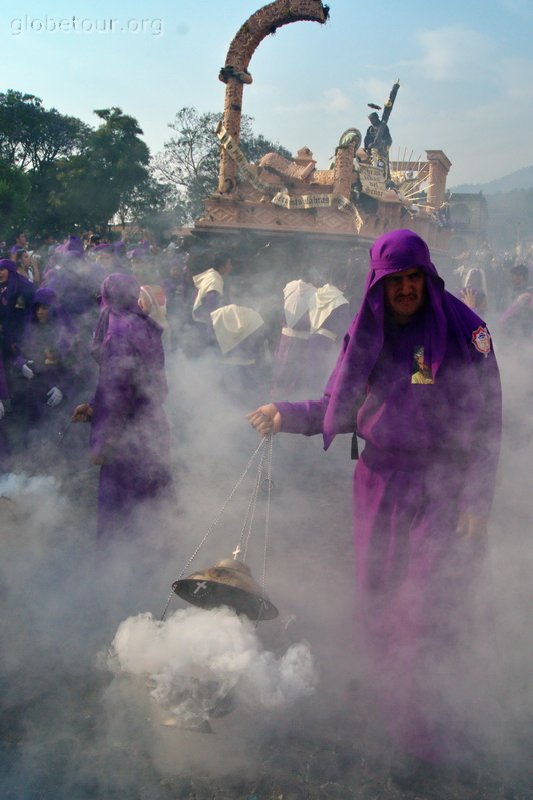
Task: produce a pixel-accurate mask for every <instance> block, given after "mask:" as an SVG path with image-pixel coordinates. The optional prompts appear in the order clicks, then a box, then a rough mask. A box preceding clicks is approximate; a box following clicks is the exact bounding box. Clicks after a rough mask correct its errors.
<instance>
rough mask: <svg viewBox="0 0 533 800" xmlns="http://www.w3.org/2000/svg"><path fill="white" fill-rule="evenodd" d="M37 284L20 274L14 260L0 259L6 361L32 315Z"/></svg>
mask: <svg viewBox="0 0 533 800" xmlns="http://www.w3.org/2000/svg"><path fill="white" fill-rule="evenodd" d="M36 288H37V287H36V286H35V285H34V284H33V283H31V282H30V281H29V280H27V278H24V277H23V276H22V275H19V273H18V272H17V267H16V264H15V262H14V261H11V259H9V258H2V259H0V334H1V338H0V341H1V345H2V353H3V356H4V362H5V363H6V364H8V363H9V361H10V359H11V358H12V356H13V355H14V353H15V350H16V347H17V345H18V344H19V343H20V340H21V338H22V335H23V333H24V328H25V326H26V322H27V321H28V319H29V316H30V310H31V301H32V299H33V295H34V294H35V290H36Z"/></svg>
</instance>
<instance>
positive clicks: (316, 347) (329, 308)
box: [308, 269, 352, 391]
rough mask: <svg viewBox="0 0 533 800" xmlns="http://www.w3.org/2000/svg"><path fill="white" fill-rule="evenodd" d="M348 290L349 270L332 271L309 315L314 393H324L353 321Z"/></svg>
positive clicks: (309, 351) (309, 356) (309, 354)
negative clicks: (342, 343) (343, 340)
mask: <svg viewBox="0 0 533 800" xmlns="http://www.w3.org/2000/svg"><path fill="white" fill-rule="evenodd" d="M347 287H348V279H347V276H346V271H345V270H343V269H341V270H339V269H331V270H330V275H329V276H328V282H327V283H325V284H324V285H323V286H320V287H319V288H318V289H317V290H316V293H315V296H314V301H313V308H312V309H311V311H310V312H309V321H310V324H311V336H310V337H309V348H308V358H309V370H308V371H309V374H310V375H312V379H311V380H312V391H320V390H321V389H322V387H323V386H324V384H325V382H326V380H327V377H328V375H329V374H330V372H331V370H332V369H333V367H334V365H335V361H336V359H337V353H338V350H339V344H340V342H341V341H342V337H343V336H344V334H345V333H346V331H347V330H348V328H349V326H350V323H351V321H352V313H351V311H350V305H349V302H348V300H347V298H346V297H345V295H344V292H345V291H346V289H347Z"/></svg>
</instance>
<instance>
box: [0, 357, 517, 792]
mask: <svg viewBox="0 0 533 800" xmlns="http://www.w3.org/2000/svg"><path fill="white" fill-rule="evenodd" d="M496 350H497V355H498V357H499V360H500V364H501V367H502V372H503V378H504V387H505V402H506V430H505V440H504V449H503V454H502V462H501V468H500V476H499V487H498V492H497V497H496V503H495V508H494V516H493V520H492V525H491V542H490V573H489V572H488V573H487V579H486V581H485V584H484V585H485V591H484V595H483V597H482V598H481V599H482V600H483V602H485V603H486V604H490V606H491V608H492V609H493V612H492V620H493V629H492V630H491V635H490V638H491V646H490V647H489V648H488V649H487V650H484V651H482V654H483V653H485V652H488V653H494V652H496V655H495V656H492V657H491V663H485V666H484V668H483V672H482V674H480V675H479V683H480V684H483V687H482V688H484V690H485V691H483V692H480V693H479V696H480V697H481V698H482V701H480V704H479V705H475V704H473V708H472V714H473V715H474V719H473V723H475V724H476V725H477V727H479V728H481V730H482V732H483V736H484V739H485V740H486V742H485V744H486V747H487V752H488V753H489V758H488V759H487V761H483V766H484V768H486V771H485V773H484V774H485V777H482V778H478V779H477V783H474V785H473V786H471V787H468V786H466V787H465V786H462V785H459V784H455V783H453V781H450V782H449V784H448V788H446V789H445V790H442V788H441V790H440V793H439V794H431V792H432V791H436V790H434V789H431V787H429V788H428V793H427V796H428V797H439V800H446V798H447V797H450V798H452V797H453V798H470V797H472V798H474V797H486V798H488V800H493V798H494V800H496V798H501V797H503V796H504V795H503V788H502V787H503V786H504V785H506V786H507V787H508V789H507V791H508V794H507V795H506V796H507V797H515V798H517V800H518V798H526V797H531V796H532V794H531V791H530V788H529V787H530V785H531V783H530V778H531V775H530V773H529V771H528V770H529V766H528V762H529V753H530V751H531V745H532V744H533V737H532V735H531V720H532V719H533V700H532V697H533V676H532V670H531V663H532V656H533V643H532V637H531V632H530V619H529V618H530V609H531V606H532V600H533V597H532V589H531V579H530V575H531V571H532V567H533V564H532V559H533V557H532V555H531V547H530V541H529V539H530V532H531V523H532V516H533V514H532V505H531V490H530V465H531V456H532V451H533V444H532V429H533V425H532V416H531V405H530V401H529V398H530V377H529V374H528V370H527V369H526V368H525V366H524V365H526V364H528V363H530V360H525V359H526V356H525V354H524V353H523V352H516V351H515V352H503V351H500V348H499V347H498V342H497V341H496ZM528 358H529V356H528ZM215 375H216V372H215V371H214V370H213V368H212V364H211V362H210V361H209V359H197V360H194V361H189V360H188V359H186V358H184V357H183V356H181V355H179V356H172V357H171V359H170V361H169V379H170V387H171V391H170V398H169V401H168V404H167V407H168V414H169V418H170V421H171V426H172V437H173V442H172V444H173V450H174V466H175V472H176V481H177V489H178V504H177V508H176V509H174V510H173V511H172V513H169V514H168V516H167V517H165V518H164V519H163V520H159V521H158V524H157V525H154V524H153V518H152V517H151V516H150V514H148V512H147V515H146V518H145V523H146V524H145V526H144V528H143V529H142V531H140V532H139V535H137V536H136V537H134V538H132V539H127V538H124V539H123V540H119V541H115V542H111V543H106V544H104V545H96V543H95V539H94V533H95V497H96V494H95V493H96V474H97V471H96V470H89V469H87V464H86V460H85V456H84V455H82V454H80V467H81V469H80V473H79V474H77V475H76V474H70V475H67V476H62V477H61V479H54V478H52V477H49V476H39V475H35V476H26V475H22V474H18V475H8V476H4V477H3V478H2V479H1V480H0V496H1V498H0V503H1V508H0V512H1V517H0V530H1V538H0V553H1V558H0V594H1V597H2V600H3V614H2V617H1V620H0V630H1V638H2V645H1V650H0V681H1V686H2V689H3V691H2V697H3V700H2V705H3V715H2V722H1V730H2V749H1V752H0V755H1V774H0V796H1V797H2V798H5V799H6V800H11V799H12V798H13V799H15V798H16V799H17V800H19V798H20V799H22V798H24V800H33V798H46V800H52V799H53V800H62V799H63V798H65V800H66V798H68V799H69V800H85V798H94V797H99V798H103V797H105V798H115V797H116V798H120V799H121V800H124V799H126V798H127V799H129V798H132V799H133V798H143V799H144V798H150V799H152V798H153V799H154V800H167V798H171V797H172V798H177V797H183V798H186V797H189V798H191V797H196V798H198V800H200V798H203V797H205V798H211V797H220V798H223V797H226V798H251V797H253V796H254V794H255V796H256V797H257V798H258V799H259V798H260V799H261V800H270V798H272V797H279V796H280V795H281V796H283V797H286V796H287V797H288V796H292V797H302V798H313V797H330V798H332V797H339V798H345V799H346V798H351V797H357V798H362V800H365V799H366V798H368V800H369V799H370V798H371V797H373V798H375V797H383V798H387V797H390V798H398V797H400V796H401V794H400V793H399V792H397V791H396V790H394V789H393V788H391V786H390V785H389V784H388V783H387V779H386V773H387V758H388V750H387V745H386V744H385V741H386V739H385V737H384V735H383V732H382V730H381V728H380V722H379V718H378V716H377V713H376V706H375V703H374V701H373V697H372V695H371V693H370V690H369V689H368V684H367V683H366V682H365V672H364V667H365V665H364V663H363V660H362V654H361V651H360V648H359V647H358V640H357V631H356V630H355V623H354V602H355V601H354V585H353V576H354V557H353V546H352V534H351V473H352V468H353V464H352V462H350V460H349V439H348V437H338V439H337V440H336V442H335V443H334V445H333V447H332V448H331V450H330V451H328V453H327V454H324V453H323V452H322V450H321V443H320V442H319V441H318V440H317V439H313V440H308V439H304V438H303V437H289V436H286V437H278V438H277V439H276V440H275V441H274V473H273V480H274V489H273V495H272V513H271V521H270V529H271V535H270V540H269V543H268V561H267V581H266V589H267V593H268V594H269V596H270V597H271V598H272V600H273V601H274V602H275V604H276V605H277V606H278V608H279V609H280V617H279V618H278V619H277V620H274V621H272V622H264V623H261V624H260V625H259V626H258V627H257V628H254V627H253V626H252V625H251V624H250V623H248V622H247V621H246V620H244V621H243V620H242V619H239V618H238V617H236V616H235V615H234V614H233V613H232V612H228V611H226V610H216V611H212V612H206V611H202V610H198V609H191V608H190V607H187V606H186V605H185V604H184V602H183V601H181V600H179V599H178V598H174V599H173V600H172V602H171V605H170V608H169V611H168V615H167V618H166V620H165V622H164V623H163V624H160V623H159V622H158V620H159V619H160V616H161V612H162V610H163V607H164V605H165V601H166V598H167V597H168V594H169V591H170V586H171V583H172V581H173V580H175V578H176V577H177V576H178V574H179V572H180V570H181V569H182V568H183V566H184V565H185V564H186V563H187V561H188V559H189V558H190V556H191V554H192V553H193V552H194V550H195V548H196V547H197V545H198V543H199V542H200V540H201V539H202V537H203V535H204V534H205V532H206V530H207V529H208V527H209V525H210V524H211V523H212V521H213V519H214V517H215V515H216V514H217V512H218V511H219V510H220V507H221V505H222V504H223V502H224V501H225V499H226V498H227V496H228V495H229V493H230V491H231V489H232V488H233V486H234V483H235V481H236V479H237V477H238V476H239V475H240V473H241V472H242V470H243V468H244V465H245V464H246V462H247V461H248V459H249V457H250V455H251V453H252V452H253V451H254V449H255V448H256V447H257V444H258V439H257V436H256V434H255V433H254V432H253V431H252V430H251V429H250V427H249V426H248V425H247V423H246V421H245V419H244V414H245V411H246V410H248V409H247V408H246V403H245V402H238V401H237V400H235V399H234V398H233V399H232V398H230V397H228V396H227V395H225V394H224V393H223V391H222V390H221V389H220V387H219V386H218V384H217V383H216V379H215V377H214V376H215ZM266 399H268V398H265V400H266ZM250 405H251V404H250ZM65 444H66V445H67V444H68V440H66V441H65ZM51 471H52V470H51ZM253 477H254V476H253V475H252V476H251V482H253ZM248 490H251V483H250V484H249V485H248V486H247V487H246V486H243V491H242V493H239V494H238V495H236V496H235V498H234V501H232V503H231V504H230V505H229V506H228V509H227V513H225V514H224V516H223V517H222V519H221V521H220V524H219V525H218V526H217V527H216V528H215V530H214V531H213V534H212V535H211V537H210V538H209V540H208V542H207V543H206V545H205V547H204V548H203V549H202V550H201V552H200V553H199V554H198V557H197V559H196V560H195V562H194V564H193V567H194V568H200V569H201V568H202V567H205V566H209V565H211V564H213V563H214V562H216V561H218V560H220V559H221V558H224V557H228V556H229V555H230V554H231V552H232V550H233V549H234V547H235V544H236V542H237V540H238V536H239V531H240V527H241V524H242V519H243V514H244V512H245V509H246V506H247V502H248ZM264 512H265V498H264V497H262V498H260V499H259V502H258V509H257V519H256V529H255V530H254V533H253V536H252V539H251V542H250V559H249V561H250V566H251V568H252V572H254V573H255V574H256V575H257V574H258V573H259V572H260V570H261V559H262V548H263V538H262V537H263V521H264ZM485 646H486V645H485ZM493 646H494V648H493ZM110 648H111V650H110ZM459 677H460V676H459ZM459 682H460V681H459ZM224 703H226V704H227V705H224ZM217 706H218V709H219V712H220V714H219V716H217V715H216V708H217ZM213 709H214V711H213ZM169 720H171V721H172V722H173V723H175V724H172V725H170V726H169V725H164V724H162V723H165V722H168V721H169ZM199 720H200V722H201V721H204V722H207V723H208V724H209V726H210V727H211V729H212V731H213V733H211V734H209V733H201V732H196V731H193V730H191V729H190V727H189V728H187V725H189V726H190V725H191V721H192V722H195V723H198V721H199ZM192 727H194V725H192ZM509 787H510V788H509ZM290 792H292V795H291V794H290ZM443 792H444V793H443ZM476 792H477V793H476Z"/></svg>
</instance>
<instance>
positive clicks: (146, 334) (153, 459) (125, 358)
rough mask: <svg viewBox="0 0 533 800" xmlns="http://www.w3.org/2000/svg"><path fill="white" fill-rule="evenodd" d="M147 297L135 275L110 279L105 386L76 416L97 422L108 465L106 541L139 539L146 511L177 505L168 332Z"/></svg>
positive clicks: (99, 452) (101, 505)
mask: <svg viewBox="0 0 533 800" xmlns="http://www.w3.org/2000/svg"><path fill="white" fill-rule="evenodd" d="M139 290H140V286H139V283H138V282H137V280H136V278H134V277H133V276H132V275H125V274H122V273H114V274H111V275H109V276H108V277H107V278H106V279H105V281H104V283H103V285H102V290H101V294H102V310H101V312H100V318H99V321H98V325H97V328H96V331H95V334H94V343H93V354H94V357H95V359H96V360H97V362H98V364H99V378H98V384H97V387H96V391H95V393H94V397H93V398H92V400H90V402H88V403H82V404H80V405H78V406H77V407H76V408H75V409H74V412H73V416H72V419H73V421H75V422H86V421H90V422H91V436H90V450H91V458H92V462H93V464H95V465H100V482H99V490H98V529H97V536H98V537H109V536H112V535H117V534H120V533H126V534H128V535H131V534H132V533H133V532H135V531H136V530H137V528H136V523H138V524H141V522H140V516H138V515H139V514H140V513H141V512H142V511H143V510H144V509H145V508H146V509H147V510H148V507H150V508H153V504H154V503H158V502H162V501H165V500H166V501H169V502H171V501H173V499H174V488H173V482H172V472H171V462H170V445H169V441H170V431H169V426H168V421H167V418H166V415H165V411H164V408H163V403H164V401H165V398H166V394H167V382H166V376H165V368H164V367H165V357H164V353H163V346H162V344H161V333H162V329H161V328H160V326H159V325H158V324H157V323H156V322H154V321H153V320H152V319H151V318H150V317H149V316H148V315H147V314H145V313H144V312H143V311H142V310H141V308H140V307H139V304H138V298H139Z"/></svg>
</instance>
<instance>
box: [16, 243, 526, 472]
mask: <svg viewBox="0 0 533 800" xmlns="http://www.w3.org/2000/svg"><path fill="white" fill-rule="evenodd" d="M187 250H188V248H187V247H186V246H185V245H184V241H183V239H178V238H177V237H173V239H172V240H170V242H166V243H165V246H164V247H163V246H156V245H155V244H154V243H153V241H150V240H149V239H148V238H145V239H143V240H141V241H133V242H131V243H126V242H123V241H115V242H111V241H107V240H102V239H101V238H100V237H99V236H98V235H96V234H93V233H92V232H88V233H86V234H84V235H83V236H80V237H78V236H70V237H68V238H66V239H65V240H64V241H62V242H61V243H57V242H56V241H54V239H53V237H51V236H45V237H43V238H42V242H41V244H40V246H39V247H31V246H30V244H29V242H28V238H27V236H26V234H25V233H24V232H22V231H21V232H18V233H17V234H16V236H15V237H14V240H13V244H12V245H7V244H6V243H3V253H2V255H3V258H2V259H1V260H0V329H1V348H2V360H1V362H0V414H1V415H2V417H4V419H3V421H2V423H0V442H1V446H0V463H1V465H2V469H3V470H4V471H7V470H8V469H9V468H10V467H12V466H13V465H14V464H18V463H22V464H23V465H25V464H27V463H31V464H32V465H33V466H34V467H35V465H38V464H39V458H38V457H37V453H36V451H35V448H36V447H37V448H39V446H40V449H41V451H42V450H45V449H46V447H47V445H49V444H50V443H52V444H53V443H54V442H55V441H56V440H57V437H58V435H59V434H60V433H61V430H62V429H63V428H64V427H65V424H66V419H67V417H68V412H69V411H70V410H71V409H73V408H75V407H76V406H77V405H79V404H80V403H82V402H88V401H89V399H90V398H92V397H93V394H94V391H95V388H96V386H97V383H98V374H99V368H98V358H96V357H95V354H96V351H97V350H98V347H97V345H96V343H95V342H96V339H95V337H98V336H100V337H102V323H101V321H100V320H101V315H102V311H103V309H108V304H107V303H106V300H105V297H104V292H103V284H104V281H105V280H106V279H107V278H108V277H109V276H110V275H112V274H120V275H124V276H130V277H132V278H133V279H134V280H135V281H136V285H138V287H139V288H138V298H137V301H138V302H137V301H136V302H135V303H134V304H133V305H134V311H135V314H136V315H137V316H139V318H140V319H144V318H148V319H150V320H151V322H152V324H153V327H154V329H157V330H160V331H161V337H160V338H161V342H162V350H163V355H162V356H161V358H162V359H164V356H165V355H166V358H167V362H168V360H169V358H172V356H173V354H175V353H177V352H180V353H184V354H185V355H186V356H187V357H190V358H196V357H200V356H202V355H203V354H205V353H209V354H210V355H211V356H212V357H213V360H214V364H215V366H214V367H212V368H213V369H217V370H218V373H217V378H218V382H219V384H220V385H221V386H222V387H223V388H224V389H226V390H227V392H228V393H229V395H230V396H232V397H233V398H234V399H238V400H239V401H240V402H242V404H243V405H244V406H246V405H247V406H248V408H249V407H253V405H254V402H255V401H256V400H257V401H259V400H260V399H261V398H263V397H265V396H269V397H272V398H279V397H282V398H284V399H288V400H290V399H293V398H297V397H300V396H301V395H302V393H303V394H307V395H309V396H315V395H317V394H318V393H319V392H320V391H321V389H322V387H323V386H324V385H325V382H326V379H327V377H328V375H329V374H330V372H331V370H332V369H333V366H334V364H335V361H336V358H337V353H338V350H339V347H340V345H341V343H342V337H343V336H344V334H345V332H346V331H347V329H348V327H349V325H350V322H351V319H352V316H353V311H354V309H353V306H352V303H351V302H350V301H351V300H352V299H353V298H354V296H357V295H358V294H360V291H361V287H359V286H355V285H354V276H353V274H351V273H350V270H349V269H348V268H347V265H345V264H324V265H323V266H322V268H321V269H319V270H316V269H315V270H314V272H313V271H310V270H309V269H307V270H306V269H303V270H302V272H301V277H299V278H297V279H294V280H290V281H288V282H286V283H285V285H283V283H282V280H283V278H282V276H280V285H279V286H278V287H277V291H278V297H279V300H278V301H277V304H278V309H277V313H276V314H275V315H274V317H273V316H272V314H269V313H268V310H267V313H265V310H264V309H263V308H262V307H261V306H260V305H256V304H255V303H254V301H252V302H251V303H249V304H248V303H247V302H246V300H245V302H244V303H243V302H242V301H241V302H240V303H235V302H232V297H237V298H242V297H243V293H242V292H239V290H238V289H239V282H240V280H241V276H242V273H243V270H242V269H241V274H240V275H239V274H235V271H233V274H232V267H233V265H234V262H235V259H236V258H237V259H238V254H236V253H235V252H233V253H232V252H231V251H228V252H225V251H218V252H209V253H207V254H205V253H204V254H202V256H200V257H198V256H195V255H194V254H193V255H192V256H191V255H190V254H189V253H188V251H187ZM292 274H295V273H294V270H293V271H292ZM451 283H452V284H453V283H455V285H452V286H450V280H449V276H448V280H447V284H448V287H449V288H450V290H451V291H452V292H453V293H454V294H455V295H456V296H458V297H460V298H461V299H462V300H463V302H464V303H465V304H466V305H468V306H469V307H470V308H471V309H472V310H473V311H475V312H476V313H478V314H479V315H480V316H481V317H483V318H484V319H487V318H488V319H489V322H490V325H491V328H492V330H493V331H494V334H493V335H496V337H498V336H501V337H502V338H507V339H511V340H516V339H517V338H519V337H529V335H530V332H531V315H532V312H531V297H532V288H531V282H530V275H529V268H528V266H527V264H526V263H520V262H519V260H518V258H517V257H512V256H510V255H509V254H506V255H505V257H501V258H499V259H498V258H497V257H495V256H493V255H492V254H490V253H488V252H486V251H480V252H477V253H471V254H463V255H462V256H461V257H460V258H459V259H458V266H457V268H456V270H455V272H454V273H453V279H452V281H451ZM131 291H132V292H134V291H137V289H133V288H131ZM244 297H245V293H244ZM113 313H114V312H113ZM107 316H109V310H107ZM273 326H274V328H275V329H274V330H273ZM95 332H96V333H95ZM154 358H155V355H154ZM100 372H101V369H100ZM67 421H68V420H67ZM41 466H42V465H41Z"/></svg>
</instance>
